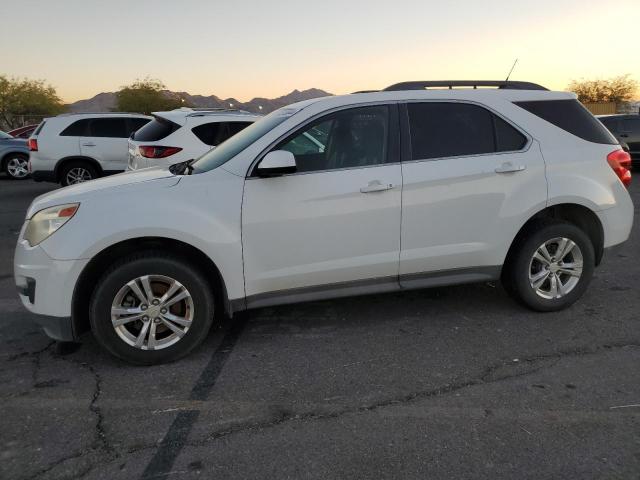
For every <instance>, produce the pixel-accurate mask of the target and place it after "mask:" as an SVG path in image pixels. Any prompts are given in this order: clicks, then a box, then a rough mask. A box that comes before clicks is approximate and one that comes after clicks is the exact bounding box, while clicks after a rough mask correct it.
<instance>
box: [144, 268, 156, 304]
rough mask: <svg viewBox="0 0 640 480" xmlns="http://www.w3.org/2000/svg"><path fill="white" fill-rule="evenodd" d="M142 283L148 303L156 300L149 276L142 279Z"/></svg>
mask: <svg viewBox="0 0 640 480" xmlns="http://www.w3.org/2000/svg"><path fill="white" fill-rule="evenodd" d="M140 283H141V284H142V288H144V294H145V295H146V297H147V301H148V303H151V301H152V300H153V299H154V298H156V296H155V295H154V294H153V290H151V282H150V281H149V275H145V276H144V277H142V278H140Z"/></svg>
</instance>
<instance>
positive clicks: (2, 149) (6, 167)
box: [0, 132, 29, 180]
mask: <svg viewBox="0 0 640 480" xmlns="http://www.w3.org/2000/svg"><path fill="white" fill-rule="evenodd" d="M28 163H29V148H28V147H27V141H26V140H24V139H23V138H14V137H12V136H11V135H9V134H8V133H4V132H0V171H2V172H5V173H6V174H7V175H8V176H9V178H13V179H15V180H22V179H23V178H27V177H28V176H29V170H28Z"/></svg>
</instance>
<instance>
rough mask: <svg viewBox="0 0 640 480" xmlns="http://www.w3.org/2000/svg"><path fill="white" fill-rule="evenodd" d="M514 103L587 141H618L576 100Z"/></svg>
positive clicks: (612, 142)
mask: <svg viewBox="0 0 640 480" xmlns="http://www.w3.org/2000/svg"><path fill="white" fill-rule="evenodd" d="M514 104H515V105H517V106H518V107H520V108H523V109H525V110H526V111H527V112H529V113H532V114H534V115H535V116H537V117H540V118H542V119H543V120H546V121H547V122H549V123H551V124H553V125H555V126H556V127H558V128H561V129H562V130H564V131H565V132H569V133H571V134H573V135H575V136H576V137H580V138H582V139H583V140H586V141H588V142H593V143H602V144H608V145H615V144H617V143H618V142H617V140H616V139H615V137H613V136H612V135H611V133H609V131H608V130H607V129H606V128H605V126H604V125H603V124H602V123H600V122H599V121H598V120H597V119H596V118H595V117H594V116H593V115H591V113H590V112H589V110H587V109H586V108H585V107H584V106H583V105H582V104H581V103H580V102H578V100H571V99H567V100H535V101H529V102H514Z"/></svg>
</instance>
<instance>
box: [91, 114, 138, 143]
mask: <svg viewBox="0 0 640 480" xmlns="http://www.w3.org/2000/svg"><path fill="white" fill-rule="evenodd" d="M89 136H90V137H109V138H127V137H129V134H128V132H127V120H126V118H123V117H120V118H118V117H112V118H96V119H93V120H91V122H90V123H89Z"/></svg>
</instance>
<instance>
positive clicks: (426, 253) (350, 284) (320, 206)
mask: <svg viewBox="0 0 640 480" xmlns="http://www.w3.org/2000/svg"><path fill="white" fill-rule="evenodd" d="M460 84H462V85H464V86H497V87H498V88H496V89H489V88H479V89H464V88H455V87H457V86H458V85H460ZM425 87H426V88H425ZM431 87H435V89H432V88H431ZM629 161H630V159H629V155H628V154H627V153H625V152H624V151H623V150H621V149H620V146H619V145H618V143H617V141H616V139H615V138H614V137H613V136H612V135H611V134H610V133H609V132H608V131H607V130H606V128H605V127H604V126H603V125H602V124H601V123H600V122H598V121H597V120H596V119H595V118H594V117H593V116H592V115H591V114H590V113H589V112H588V111H587V110H586V109H585V108H584V107H582V105H580V104H579V103H578V101H577V100H576V97H575V95H573V94H571V93H565V92H550V91H546V90H545V89H544V88H542V87H540V86H538V85H535V84H529V83H524V82H457V83H455V82H412V83H405V84H399V85H395V86H392V87H390V88H388V89H387V91H380V92H371V93H358V94H352V95H345V96H336V97H326V98H322V99H314V100H309V101H305V102H301V103H297V104H294V105H291V106H289V107H284V108H281V109H279V110H277V111H275V112H273V113H271V114H269V115H267V116H266V117H264V118H262V119H261V120H259V121H257V122H256V123H254V124H253V125H251V126H249V127H247V128H246V129H245V130H243V131H242V132H240V133H239V134H237V135H235V136H234V137H232V138H230V139H229V140H227V141H226V142H224V143H223V144H222V145H221V146H220V147H218V148H216V149H214V150H211V151H210V152H208V153H207V154H205V155H204V156H203V157H201V158H199V159H198V160H197V161H195V162H194V163H183V164H179V165H175V166H173V167H170V168H164V169H162V168H151V169H144V170H140V171H137V172H131V173H129V174H126V175H119V176H116V177H111V178H105V179H101V180H98V181H95V182H90V183H87V184H83V185H76V186H73V187H70V188H67V189H64V190H60V191H57V192H53V193H49V194H46V195H43V196H40V197H38V198H37V199H35V200H34V202H33V203H32V205H31V206H30V208H29V210H28V212H27V219H26V221H25V224H24V227H23V228H22V231H21V233H20V237H19V240H18V245H17V249H16V254H15V265H14V268H15V281H16V284H17V286H18V289H19V291H20V298H21V300H22V302H23V304H24V305H25V306H26V307H27V308H28V309H29V310H31V311H32V312H35V313H38V314H41V315H43V317H41V319H42V320H41V322H42V324H43V325H44V326H45V330H46V332H47V333H48V334H49V335H50V336H51V337H53V338H57V339H62V340H75V339H77V338H78V336H79V335H81V334H82V333H83V332H85V331H88V330H89V329H90V330H91V331H92V332H93V334H94V335H95V337H96V338H97V339H98V341H99V342H100V344H102V345H103V346H104V347H105V348H106V349H107V350H109V351H110V352H111V353H112V354H114V355H116V356H118V357H120V358H122V359H125V360H127V361H129V362H133V363H138V364H152V363H158V362H163V361H169V360H174V359H176V358H178V357H180V356H182V355H185V354H186V353H187V352H189V351H191V350H192V349H193V348H194V347H195V346H196V345H198V344H199V343H201V342H202V341H203V339H204V338H205V336H206V335H207V332H208V330H209V327H210V326H211V324H212V322H213V320H214V318H219V317H220V316H221V315H223V313H227V314H232V313H233V312H236V311H239V310H245V309H250V308H256V307H263V306H267V305H276V304H282V303H292V302H300V301H308V300H316V299H323V298H330V297H339V296H345V295H361V294H367V293H378V292H388V291H394V290H403V289H412V288H423V287H430V286H435V285H447V284H456V283H465V282H477V281H488V280H496V279H500V278H501V279H502V281H503V283H504V285H505V287H506V288H507V290H508V291H509V292H510V293H511V294H512V295H513V296H514V297H515V298H516V299H517V300H519V301H520V302H521V303H522V304H524V305H525V306H527V307H529V308H532V309H534V310H538V311H551V310H558V309H562V308H565V307H567V306H569V305H570V304H572V303H573V302H574V301H576V300H577V299H578V298H579V297H580V296H581V295H582V294H583V293H584V292H585V290H586V288H587V285H588V284H589V281H590V280H591V277H592V275H593V272H594V268H595V267H596V266H597V265H598V264H599V263H600V261H601V259H602V258H603V254H604V253H605V252H606V251H608V250H609V249H611V248H612V247H614V246H618V245H620V244H622V243H623V242H625V241H626V240H627V238H628V237H629V234H630V231H631V226H632V221H633V204H632V202H631V198H630V196H629V193H628V192H627V190H626V188H625V185H627V184H628V183H629V181H630V180H631V174H630V172H629V170H628V168H629ZM132 206H135V209H134V210H132ZM398 308H400V309H401V308H402V305H401V304H399V305H398Z"/></svg>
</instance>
